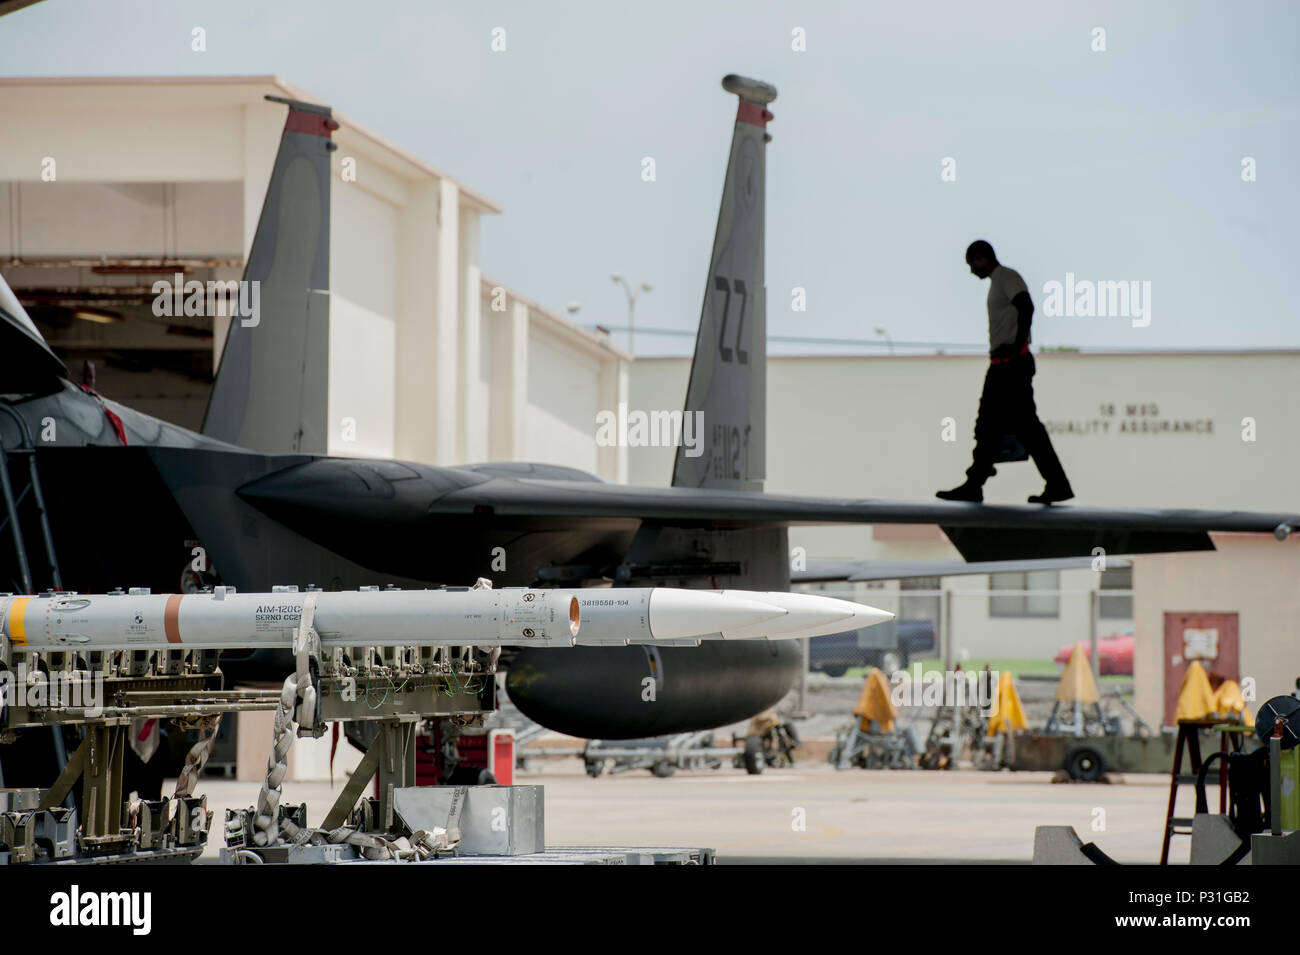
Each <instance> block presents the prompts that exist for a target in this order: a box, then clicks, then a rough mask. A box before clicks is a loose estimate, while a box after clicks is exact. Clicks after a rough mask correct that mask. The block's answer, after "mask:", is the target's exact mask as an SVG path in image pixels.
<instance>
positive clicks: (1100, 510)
mask: <svg viewBox="0 0 1300 955" xmlns="http://www.w3.org/2000/svg"><path fill="white" fill-rule="evenodd" d="M494 483H495V482H494V481H489V482H485V483H484V484H482V485H476V486H474V487H470V488H464V489H462V490H461V491H458V492H456V493H454V494H449V495H446V497H444V498H443V499H442V500H441V501H440V502H437V504H436V505H435V507H438V506H442V507H451V506H455V504H456V503H457V502H458V500H459V499H463V498H467V497H469V498H473V499H474V500H475V501H476V506H477V507H479V508H480V510H481V511H482V510H484V509H490V510H491V512H492V513H494V514H496V515H498V516H521V517H522V516H524V515H529V514H531V515H534V516H543V515H544V516H550V517H561V516H563V517H567V518H570V519H579V518H582V517H588V518H599V517H607V518H610V517H619V516H624V517H631V516H636V517H639V518H640V519H641V520H643V521H651V522H659V523H663V524H667V525H678V526H683V525H684V526H707V527H741V526H753V525H763V524H770V525H782V524H784V525H792V524H937V525H939V527H941V528H942V529H943V532H944V534H945V535H947V537H948V539H949V540H950V541H952V543H953V546H955V547H956V548H957V550H958V551H959V552H960V553H961V555H962V557H964V558H965V559H966V560H968V561H1001V560H1026V559H1043V558H1053V557H1085V556H1092V555H1094V553H1095V551H1096V549H1097V548H1102V550H1103V551H1104V552H1105V553H1106V554H1146V553H1167V552H1174V551H1191V550H1213V549H1214V544H1213V543H1212V542H1211V540H1210V537H1209V535H1210V533H1211V532H1218V533H1267V534H1278V535H1279V536H1281V537H1285V536H1287V535H1288V534H1289V533H1290V529H1291V528H1292V527H1295V526H1296V525H1297V523H1298V522H1300V514H1295V513H1291V514H1286V513H1264V512H1253V511H1218V510H1215V511H1210V510H1192V509H1183V508H1127V507H1066V506H1055V505H1054V506H1050V507H1045V506H1042V505H1028V504H1020V505H1016V504H969V503H962V502H955V501H933V502H930V501H889V500H879V499H871V498H867V499H852V498H818V497H800V496H793V495H779V494H768V493H760V492H752V491H728V490H714V489H707V488H698V489H697V488H676V487H670V488H637V487H628V486H625V485H617V484H603V485H595V484H593V485H578V486H574V485H573V484H572V483H571V482H558V481H512V482H509V483H510V484H512V485H514V486H513V487H509V488H504V487H503V488H495V487H492V486H491V485H493V484H494Z"/></svg>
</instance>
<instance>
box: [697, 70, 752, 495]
mask: <svg viewBox="0 0 1300 955" xmlns="http://www.w3.org/2000/svg"><path fill="white" fill-rule="evenodd" d="M722 88H723V89H725V90H726V91H727V92H729V93H735V94H736V96H737V97H739V99H740V103H739V105H738V108H737V110H736V126H735V132H734V133H733V135H732V139H731V155H730V158H729V159H728V161H727V178H726V182H725V184H724V185H723V188H722V207H721V208H720V209H719V210H718V228H717V232H716V233H715V234H714V237H713V255H712V257H711V258H710V260H709V274H708V281H707V283H706V284H705V287H704V306H703V310H702V314H701V315H700V329H699V333H698V334H697V336H696V339H695V357H694V360H693V361H692V362H691V377H690V383H689V384H688V385H687V389H686V405H685V409H684V411H685V414H686V415H687V416H692V419H691V420H692V423H693V424H697V425H698V429H697V434H699V435H700V437H701V440H700V441H699V443H698V444H696V446H695V448H694V449H692V448H690V447H689V446H688V443H687V442H685V441H683V442H682V445H681V446H680V447H679V448H678V449H677V460H676V462H675V463H674V465H673V485H674V486H676V487H707V488H724V489H728V490H748V491H758V490H762V488H763V479H764V478H765V477H766V475H767V466H766V461H767V454H766V448H767V441H766V429H767V420H766V419H767V324H766V314H765V312H766V309H765V299H766V291H765V289H764V286H763V228H764V225H763V223H764V208H765V207H764V193H765V179H766V168H767V167H766V160H765V152H766V144H767V141H768V139H769V138H770V137H769V136H768V135H767V132H766V129H767V123H768V121H769V120H771V119H772V114H771V113H770V112H768V111H767V108H766V107H767V104H768V103H770V102H772V100H774V99H776V89H775V88H774V87H772V86H769V85H768V84H767V83H763V82H761V81H759V80H751V79H746V78H745V77H743V76H736V75H734V74H732V75H729V76H726V77H724V78H723V80H722ZM696 412H699V413H700V414H699V415H696V414H695V413H696ZM686 427H688V424H687V420H686V419H685V418H684V420H683V428H686ZM700 449H702V451H703V453H702V454H697V456H695V457H691V456H690V455H689V454H688V453H687V452H688V451H689V450H697V451H698V450H700Z"/></svg>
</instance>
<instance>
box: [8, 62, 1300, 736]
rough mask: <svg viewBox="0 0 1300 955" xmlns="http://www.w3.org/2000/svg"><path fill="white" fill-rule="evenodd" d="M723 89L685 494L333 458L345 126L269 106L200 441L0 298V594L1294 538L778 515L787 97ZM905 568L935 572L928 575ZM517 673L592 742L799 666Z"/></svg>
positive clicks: (1185, 546) (548, 713)
mask: <svg viewBox="0 0 1300 955" xmlns="http://www.w3.org/2000/svg"><path fill="white" fill-rule="evenodd" d="M722 85H723V88H724V89H725V90H727V91H728V92H729V93H732V94H734V95H735V96H736V97H737V99H738V106H737V110H736V114H735V119H734V130H733V135H732V143H731V150H730V155H729V158H728V163H727V172H726V178H725V182H724V186H723V192H722V203H721V209H720V211H719V214H718V223H717V231H716V234H715V237H714V243H713V250H712V254H711V256H710V259H709V268H708V273H707V275H706V277H705V291H704V302H703V311H702V315H701V319H700V327H699V334H698V338H697V340H696V345H695V353H694V361H693V364H692V368H691V375H690V383H689V386H688V389H687V395H686V401H685V406H684V411H685V412H686V413H692V412H701V413H702V414H703V416H704V417H703V420H704V422H705V428H704V444H703V448H704V453H703V454H702V455H701V456H699V457H690V456H688V455H687V454H686V453H685V449H682V450H679V452H678V457H677V460H676V465H675V468H674V473H673V481H672V486H671V487H632V486H625V485H617V484H610V483H607V482H605V481H603V480H602V479H601V478H598V477H596V476H595V475H591V474H587V473H584V472H581V471H577V470H573V469H569V468H564V467H558V466H554V465H542V464H521V463H513V462H512V463H498V464H478V465H465V466H461V467H440V466H433V465H428V464H420V463H414V462H401V461H388V460H370V459H365V460H363V459H352V458H341V457H333V456H329V455H327V454H326V453H325V448H326V430H327V421H326V413H327V378H328V360H329V354H328V350H329V310H330V297H329V294H328V290H329V221H330V214H329V213H330V160H329V157H330V152H331V150H332V149H333V147H334V143H333V142H332V131H333V130H334V129H335V128H337V123H335V121H334V120H333V119H332V118H331V111H330V109H329V108H328V107H325V106H319V105H314V104H310V103H304V102H298V101H292V100H279V101H280V102H283V103H284V104H285V105H286V106H287V107H288V110H289V113H288V118H287V120H286V123H285V128H284V132H283V135H282V137H281V142H280V148H279V154H278V156H277V158H276V163H275V167H274V170H273V172H272V175H271V180H270V184H269V186H268V189H267V194H266V200H265V205H264V207H263V210H262V216H261V219H260V222H259V225H258V229H257V233H256V236H255V238H254V241H253V245H252V250H251V252H250V255H249V259H248V263H247V267H246V270H245V274H244V279H245V281H250V282H258V283H260V296H261V319H260V321H259V322H258V323H257V324H256V325H253V326H248V327H245V326H244V325H243V324H242V323H241V322H239V321H232V322H231V324H230V331H229V335H228V338H227V341H226V345H225V349H224V351H223V355H222V360H221V364H220V367H219V369H218V371H217V374H216V379H215V382H214V384H213V388H212V394H211V398H210V402H209V405H208V411H207V415H206V418H205V421H204V425H203V429H202V433H195V432H192V431H189V430H186V429H184V428H180V427H177V426H175V425H171V424H168V423H166V422H163V421H160V420H158V419H156V418H153V417H150V416H149V415H145V414H141V413H140V412H137V411H134V410H132V409H130V408H127V407H125V406H123V405H121V404H119V403H117V402H115V401H112V400H111V399H109V398H106V397H103V396H100V395H98V394H96V393H94V392H93V391H91V390H88V389H87V388H85V387H82V386H79V385H76V384H74V383H73V382H72V381H71V380H70V379H69V377H68V374H67V371H66V369H65V367H64V365H63V362H62V361H61V360H60V359H59V358H58V356H56V355H55V354H54V352H53V351H51V350H50V348H49V347H48V345H47V344H46V342H45V341H44V339H43V338H42V336H41V334H40V332H39V330H38V329H37V327H36V325H35V324H34V323H33V322H32V320H31V319H30V318H29V316H28V315H27V314H26V312H25V311H24V309H23V307H22V305H21V304H20V303H19V302H18V300H17V299H16V298H15V297H14V295H13V294H12V292H11V291H10V290H9V288H8V286H7V285H4V284H3V283H2V282H0V316H2V318H3V321H0V393H3V395H4V397H3V399H0V436H2V438H3V448H4V454H5V458H4V461H3V462H0V472H2V473H3V475H4V477H5V482H4V483H5V487H4V489H5V495H4V506H5V509H6V514H5V515H0V519H3V518H4V517H7V518H8V523H7V526H6V529H5V534H6V535H8V536H9V538H10V541H9V546H6V547H4V548H3V552H2V553H0V575H3V576H4V577H5V578H6V579H8V580H10V581H12V583H11V584H9V586H10V587H11V588H12V589H14V590H16V591H19V592H33V591H34V590H36V589H44V588H47V587H54V588H68V589H75V590H79V591H82V592H90V593H95V592H103V591H106V590H109V589H112V588H115V587H127V586H149V587H152V588H154V590H155V591H161V592H167V591H171V590H175V589H177V587H178V580H179V579H180V578H181V577H182V573H183V571H184V570H185V568H186V566H187V565H188V563H189V561H190V552H189V550H188V548H187V549H184V550H181V548H180V546H179V545H180V543H181V542H185V541H198V542H200V543H201V545H202V546H203V547H204V548H205V549H206V552H207V554H208V556H209V558H210V559H211V561H212V563H213V566H214V567H215V568H216V571H217V572H218V573H219V575H220V582H223V583H226V584H232V585H235V586H236V587H238V588H239V589H241V590H245V591H265V590H269V589H270V588H271V587H272V586H274V585H276V584H288V583H298V584H307V583H316V584H320V585H322V586H324V587H325V588H326V589H328V590H339V589H353V588H357V587H359V586H362V585H375V584H378V585H383V584H395V585H398V586H402V587H426V586H430V585H438V584H442V583H448V584H460V583H465V582H468V581H472V580H474V578H476V577H478V576H484V577H489V578H492V579H493V580H494V581H495V582H496V583H497V584H498V585H534V586H535V585H546V584H554V585H573V584H578V583H583V582H586V583H590V582H592V581H600V580H603V581H608V582H609V583H611V584H612V585H613V586H654V585H660V584H673V585H677V586H693V587H712V588H733V589H749V590H786V589H789V586H790V566H789V561H788V554H789V549H788V544H787V529H788V527H789V526H791V525H793V524H886V523H888V524H937V525H939V526H940V527H942V528H943V530H944V532H945V533H946V534H947V536H948V538H949V539H950V540H951V541H952V542H953V544H954V545H955V546H956V548H957V549H958V551H959V552H960V553H961V555H962V556H963V557H964V558H965V559H966V560H968V561H1006V560H1024V559H1036V560H1040V561H1041V560H1059V559H1072V560H1075V561H1077V560H1078V558H1081V557H1088V556H1090V555H1091V554H1092V553H1093V550H1094V548H1098V547H1101V548H1104V549H1105V552H1106V553H1107V554H1113V555H1121V554H1135V553H1148V552H1161V551H1182V550H1198V549H1212V548H1213V544H1212V543H1211V540H1210V537H1209V533H1210V532H1212V531H1223V532H1276V533H1278V534H1279V536H1284V535H1285V534H1287V533H1289V531H1290V528H1291V527H1292V526H1294V525H1295V523H1296V521H1297V520H1300V516H1298V515H1296V514H1265V513H1252V512H1239V511H1202V510H1170V509H1160V508H1154V509H1145V508H1144V509H1134V508H1089V507H1039V506H1001V505H988V504H967V503H947V502H939V501H922V502H912V501H885V500H874V499H870V498H825V497H806V496H796V495H778V494H768V493H765V492H764V491H763V490H762V485H763V480H764V476H765V428H766V386H765V381H766V327H765V315H764V298H765V295H764V284H763V259H764V241H763V236H764V210H765V189H766V186H765V152H766V147H767V143H768V141H769V140H770V137H769V136H768V134H767V131H766V127H767V124H768V123H769V122H770V121H771V120H772V118H773V117H772V114H771V113H770V112H769V111H768V109H767V107H768V105H769V104H771V102H772V101H773V100H774V99H775V97H776V90H775V89H773V88H772V87H771V86H769V85H767V84H766V83H762V82H759V81H756V80H751V79H746V78H743V77H739V76H734V75H733V76H727V77H726V78H725V79H724V80H723V83H722ZM51 422H52V423H53V424H54V425H55V427H53V428H51V427H49V425H50V423H51ZM46 436H51V438H50V440H45V437H46ZM499 547H505V548H506V549H507V552H508V555H509V560H508V564H507V566H508V570H507V571H506V572H504V573H498V572H494V570H493V567H492V558H493V553H494V549H496V548H499ZM949 563H951V562H949ZM892 569H893V570H894V573H893V574H892V576H911V575H917V574H920V575H929V574H932V573H934V572H935V570H934V569H933V566H931V565H928V564H927V563H926V562H919V563H917V564H915V565H914V566H913V567H912V568H911V570H910V571H909V570H908V569H906V568H903V569H899V568H892ZM850 570H852V568H850ZM856 572H858V573H860V572H861V568H858V569H857V571H856ZM942 572H943V573H953V572H955V571H954V570H953V569H951V568H950V569H948V570H944V571H942ZM981 572H982V571H981ZM848 573H849V572H848V571H845V574H844V576H848ZM838 574H839V572H838V571H836V572H835V573H834V574H832V576H836V575H838ZM821 579H829V578H827V577H823V578H821ZM213 582H216V581H213ZM503 659H506V660H508V661H509V677H508V687H509V691H510V694H511V696H512V698H513V699H514V701H515V702H516V704H517V705H518V706H519V707H520V709H521V710H523V711H524V713H526V714H527V715H529V716H531V717H532V718H534V719H536V720H537V721H538V722H540V723H542V724H544V725H546V726H548V727H551V728H553V729H557V730H560V731H562V732H566V733H571V734H573V735H577V736H587V737H604V738H634V737H641V736H648V735H657V734H663V733H672V732H681V731H688V730H694V729H707V728H712V727H715V726H719V725H723V724H726V723H729V722H734V721H737V720H741V719H745V718H748V717H749V716H752V715H753V714H755V713H757V712H760V711H761V710H763V709H765V708H766V707H768V706H770V705H772V704H774V703H775V702H776V701H778V700H779V699H780V698H781V697H782V696H783V695H784V694H785V693H786V692H787V691H788V690H789V688H790V687H791V686H792V685H793V683H794V681H795V679H796V678H797V676H798V673H799V669H800V663H801V655H800V652H799V648H798V647H795V646H793V645H792V644H790V643H779V642H775V641H773V642H771V643H767V642H761V641H760V642H754V643H745V644H740V643H731V644H726V643H720V642H714V643H705V644H704V645H703V646H700V647H694V646H691V647H670V648H663V649H659V648H656V650H655V653H654V654H653V655H652V654H650V653H649V651H648V649H647V648H643V647H639V646H628V647H579V648H575V649H572V650H565V651H547V650H540V649H528V650H520V651H518V652H517V653H515V654H514V655H513V657H512V658H511V657H509V656H507V657H503ZM652 670H653V672H654V673H655V674H656V675H658V676H662V677H663V679H662V682H661V684H660V687H659V692H658V695H657V700H656V703H655V704H654V705H648V704H646V703H643V702H642V700H641V695H640V691H641V687H642V680H643V678H644V677H645V676H646V675H647V674H648V673H649V672H651V671H652Z"/></svg>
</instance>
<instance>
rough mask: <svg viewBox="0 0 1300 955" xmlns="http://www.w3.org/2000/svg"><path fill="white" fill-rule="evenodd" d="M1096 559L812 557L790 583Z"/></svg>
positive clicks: (1046, 566) (1053, 566) (1113, 564)
mask: <svg viewBox="0 0 1300 955" xmlns="http://www.w3.org/2000/svg"><path fill="white" fill-rule="evenodd" d="M1095 561H1096V558H1095V557H1060V558H1052V559H1047V560H977V561H966V560H951V559H948V560H943V559H937V560H924V559H918V560H832V559H827V558H816V557H813V558H809V559H808V561H807V565H806V566H805V567H804V569H803V570H792V571H791V572H790V582H791V583H794V584H818V583H833V582H839V581H847V582H851V583H856V582H858V581H866V580H908V579H911V578H915V577H960V576H964V575H967V574H1005V573H1024V572H1026V571H1035V570H1089V569H1091V568H1092V567H1093V564H1094V562H1095ZM1132 566H1133V565H1132V563H1131V562H1129V561H1127V560H1120V559H1118V558H1115V557H1107V558H1106V567H1105V569H1106V570H1127V569H1128V568H1129V567H1132Z"/></svg>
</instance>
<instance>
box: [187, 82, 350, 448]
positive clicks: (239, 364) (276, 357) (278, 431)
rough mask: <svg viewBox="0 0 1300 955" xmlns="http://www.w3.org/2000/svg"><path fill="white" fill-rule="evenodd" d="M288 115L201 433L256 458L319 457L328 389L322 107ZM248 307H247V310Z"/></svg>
mask: <svg viewBox="0 0 1300 955" xmlns="http://www.w3.org/2000/svg"><path fill="white" fill-rule="evenodd" d="M266 98H267V99H268V100H271V101H273V102H277V103H284V104H285V105H286V106H288V107H289V115H288V117H287V118H286V119H285V123H284V132H283V134H282V135H281V137H280V150H279V153H278V154H277V155H276V157H275V167H274V169H273V170H272V172H271V181H270V183H269V184H268V186H267V188H266V199H265V201H264V203H263V205H262V215H261V218H260V219H259V220H258V223H257V233H256V234H255V236H254V237H253V247H252V249H251V250H250V252H249V254H248V263H247V264H246V265H245V267H244V282H243V284H241V286H240V289H239V304H240V308H239V313H238V314H234V315H232V316H231V321H230V329H229V331H228V332H227V335H226V344H225V348H224V350H223V351H222V353H221V364H220V367H219V368H218V369H217V373H216V376H215V380H214V381H213V383H212V394H211V395H210V397H209V398H208V407H207V411H206V413H205V414H204V417H203V433H204V434H205V435H208V436H210V437H213V438H217V439H219V440H221V441H226V442H229V443H231V444H237V445H240V446H242V447H245V448H249V449H251V450H255V451H264V452H267V453H278V452H286V451H306V452H317V453H324V452H325V451H326V444H327V437H328V423H327V420H326V415H327V405H328V397H329V396H328V384H329V277H330V273H329V252H330V153H331V152H333V151H334V149H335V148H337V147H336V146H335V144H334V142H333V140H332V138H331V134H332V133H333V131H334V130H336V129H338V123H337V122H336V121H335V120H334V119H333V118H332V117H331V115H330V108H329V107H328V106H317V105H315V104H312V103H303V102H299V101H297V100H291V99H285V98H283V97H280V96H268V97H266ZM250 305H251V308H250V307H248V306H250Z"/></svg>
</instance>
